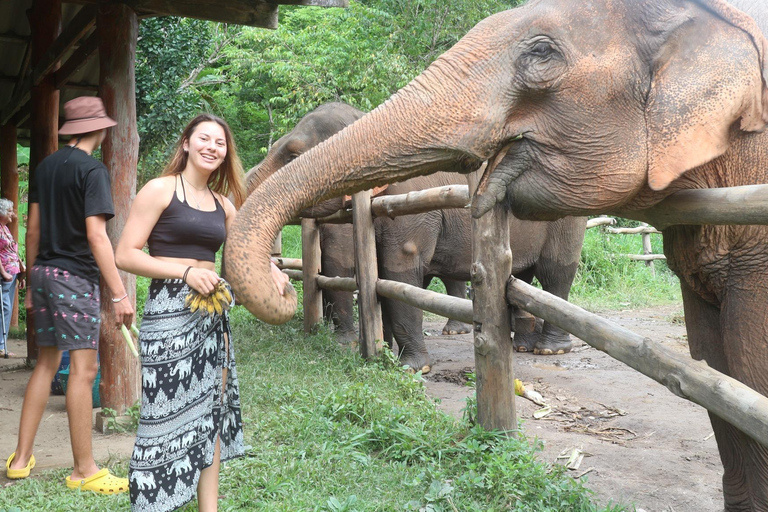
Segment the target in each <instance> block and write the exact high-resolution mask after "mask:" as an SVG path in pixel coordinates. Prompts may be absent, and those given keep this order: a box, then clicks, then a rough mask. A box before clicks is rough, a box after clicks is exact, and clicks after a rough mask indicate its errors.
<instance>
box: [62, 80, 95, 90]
mask: <svg viewBox="0 0 768 512" xmlns="http://www.w3.org/2000/svg"><path fill="white" fill-rule="evenodd" d="M58 89H70V90H76V91H85V92H99V86H98V85H93V84H75V83H72V82H69V83H67V84H64V86H63V87H58Z"/></svg>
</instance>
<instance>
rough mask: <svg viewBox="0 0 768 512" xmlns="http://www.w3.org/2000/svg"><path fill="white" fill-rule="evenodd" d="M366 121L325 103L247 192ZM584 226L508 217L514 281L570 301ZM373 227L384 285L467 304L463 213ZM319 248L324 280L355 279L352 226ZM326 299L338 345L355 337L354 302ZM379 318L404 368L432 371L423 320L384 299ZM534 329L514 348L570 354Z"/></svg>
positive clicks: (324, 237)
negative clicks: (438, 289) (437, 286)
mask: <svg viewBox="0 0 768 512" xmlns="http://www.w3.org/2000/svg"><path fill="white" fill-rule="evenodd" d="M363 115H364V113H363V112H362V111H360V110H357V109H356V108H354V107H352V106H350V105H347V104H345V103H328V104H325V105H322V106H320V107H318V108H317V109H315V110H313V111H312V112H310V113H308V114H307V115H306V116H304V117H303V118H302V120H301V121H300V122H299V123H298V124H297V125H296V127H295V128H294V129H293V130H291V132H289V133H288V134H286V135H284V136H283V137H281V138H280V140H278V141H277V142H276V143H275V144H274V145H273V146H272V148H271V149H270V151H269V153H268V155H267V157H266V158H265V159H264V161H263V162H262V163H261V164H259V165H258V166H256V167H254V168H253V169H251V170H250V171H249V172H248V174H247V175H246V183H247V184H248V190H249V191H253V190H254V189H255V188H256V187H257V186H258V184H259V183H261V182H263V181H264V179H266V177H268V176H270V175H272V174H274V173H275V172H276V171H277V170H278V169H280V168H281V167H283V166H284V165H286V164H287V163H288V162H290V161H291V160H293V159H295V158H296V157H298V156H299V155H301V154H303V153H305V152H307V151H309V150H310V149H311V148H312V147H314V146H316V145H317V144H319V143H320V142H322V141H323V140H325V139H327V138H329V137H330V136H331V135H333V134H335V133H336V132H338V131H340V130H341V129H342V128H344V127H346V126H348V125H349V124H351V123H352V122H354V121H355V120H357V119H359V118H361V117H362V116H363ZM466 183H467V180H466V178H465V177H464V176H462V175H460V174H457V173H443V172H438V173H435V174H432V175H429V176H418V177H415V178H412V179H409V180H406V181H404V182H402V183H396V184H394V185H390V186H389V187H388V188H387V189H386V190H385V191H383V192H382V193H381V194H380V196H385V195H398V194H406V193H408V192H411V191H414V190H424V189H427V188H433V187H441V186H446V185H457V184H466ZM342 204H343V199H342V198H336V199H332V200H328V201H324V202H323V203H322V204H319V205H315V206H314V207H313V208H309V209H307V210H305V211H304V212H302V215H309V216H314V217H318V216H324V215H328V214H330V213H333V212H334V211H335V210H338V209H339V208H340V207H341V206H342ZM586 222H587V218H586V217H566V218H564V219H560V220H557V221H554V222H536V221H523V220H519V219H517V218H515V217H512V216H511V217H510V238H511V240H513V241H514V243H512V244H511V245H512V247H511V249H512V261H513V269H512V272H513V274H514V275H515V276H516V277H518V278H520V279H523V280H525V281H526V282H528V283H530V282H531V281H532V280H533V278H534V277H536V278H537V279H538V280H539V282H540V283H541V285H542V288H544V290H546V291H548V292H550V293H552V294H554V295H557V296H558V297H561V298H563V299H566V300H567V299H568V294H569V292H570V289H571V284H572V283H573V278H574V276H575V274H576V270H577V268H578V264H579V257H580V255H581V246H582V243H583V241H584V231H585V229H586ZM374 226H375V231H376V247H377V253H378V261H379V269H378V271H379V276H380V277H381V278H383V279H389V280H393V281H399V282H403V283H407V284H410V285H413V286H423V287H426V286H427V285H428V284H429V282H430V281H431V280H432V279H433V278H435V277H438V278H440V279H441V280H443V282H444V284H445V287H446V291H447V293H448V294H449V295H452V296H454V297H460V298H465V297H466V292H467V290H466V282H467V281H469V279H470V275H469V270H470V266H471V259H472V258H471V256H472V241H471V222H470V214H469V211H468V210H462V209H448V210H436V211H432V212H427V213H422V214H417V215H406V216H400V217H395V218H393V219H390V218H386V217H378V218H376V219H375V220H374ZM320 245H321V254H322V262H321V264H322V272H323V274H324V275H328V276H341V277H348V276H352V275H354V273H355V269H354V264H355V262H354V247H353V238H352V228H351V226H350V225H339V224H321V226H320ZM323 299H324V302H325V303H326V305H325V308H324V310H325V312H326V316H327V318H329V319H331V320H333V322H334V324H335V326H336V331H337V332H340V333H341V334H342V336H343V337H349V335H350V333H352V334H354V319H353V311H352V294H351V293H345V292H334V291H329V290H324V291H323ZM382 313H383V321H384V337H385V340H386V341H387V342H389V343H390V345H391V342H392V338H393V337H394V339H395V341H397V346H398V349H399V353H398V354H399V357H400V361H401V363H402V364H404V365H408V366H410V367H411V368H414V369H421V370H422V372H424V373H426V372H428V371H429V369H430V365H431V363H430V358H429V353H428V351H427V348H426V345H425V343H424V334H423V329H422V324H423V317H424V312H423V311H422V310H421V309H418V308H415V307H412V306H408V305H407V304H404V303H402V302H400V301H395V300H390V299H386V298H382ZM539 327H540V329H538V330H537V331H536V332H531V333H526V334H516V335H515V340H514V345H515V348H516V349H517V350H518V351H524V352H528V351H533V352H534V353H537V354H558V353H560V354H562V353H565V352H569V351H570V350H571V340H570V335H569V334H568V333H567V332H565V331H563V330H562V329H560V328H558V327H556V326H554V325H552V324H550V323H548V322H544V323H543V325H540V326H539ZM466 332H470V327H469V326H467V325H466V324H463V323H461V322H459V321H455V320H449V321H448V323H447V324H446V325H445V327H444V328H443V333H444V334H451V333H466Z"/></svg>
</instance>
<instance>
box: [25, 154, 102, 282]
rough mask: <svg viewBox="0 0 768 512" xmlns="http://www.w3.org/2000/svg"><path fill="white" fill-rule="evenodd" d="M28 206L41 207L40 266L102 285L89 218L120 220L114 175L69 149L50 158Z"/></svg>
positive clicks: (34, 183) (34, 184)
mask: <svg viewBox="0 0 768 512" xmlns="http://www.w3.org/2000/svg"><path fill="white" fill-rule="evenodd" d="M29 202H30V203H38V204H39V207H40V247H39V250H38V254H37V259H36V260H35V262H34V263H35V265H51V266H55V267H59V268H61V269H64V270H68V271H69V272H71V273H73V274H75V275H78V276H80V277H82V278H85V279H87V280H89V281H91V282H95V283H98V282H99V275H100V274H99V267H98V266H97V265H96V260H95V259H94V257H93V253H92V252H91V247H90V246H89V245H88V236H87V233H86V230H85V218H86V217H90V216H92V215H105V216H106V218H107V220H109V219H111V218H112V217H114V216H115V211H114V207H113V206H112V192H111V189H110V182H109V172H108V171H107V168H106V167H105V166H104V164H103V163H101V162H99V161H98V160H96V159H95V158H93V157H91V156H90V155H88V153H86V152H85V151H82V150H80V149H78V148H72V147H69V146H67V147H65V148H62V149H60V150H58V151H57V152H55V153H53V154H52V155H50V156H48V157H47V158H45V159H44V160H43V161H42V162H40V165H38V166H37V169H35V177H34V179H33V180H32V181H31V183H30V184H29Z"/></svg>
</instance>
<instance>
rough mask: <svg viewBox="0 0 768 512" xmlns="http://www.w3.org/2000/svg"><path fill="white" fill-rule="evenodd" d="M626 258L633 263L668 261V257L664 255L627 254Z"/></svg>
mask: <svg viewBox="0 0 768 512" xmlns="http://www.w3.org/2000/svg"><path fill="white" fill-rule="evenodd" d="M625 256H626V257H627V258H629V259H631V260H633V261H654V260H666V259H667V257H666V256H664V255H663V254H626V255H625Z"/></svg>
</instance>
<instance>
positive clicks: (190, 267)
mask: <svg viewBox="0 0 768 512" xmlns="http://www.w3.org/2000/svg"><path fill="white" fill-rule="evenodd" d="M191 269H192V265H190V266H188V267H187V270H185V271H184V275H183V276H182V277H181V280H182V281H184V282H185V283H186V282H187V274H189V271H190V270H191Z"/></svg>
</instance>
